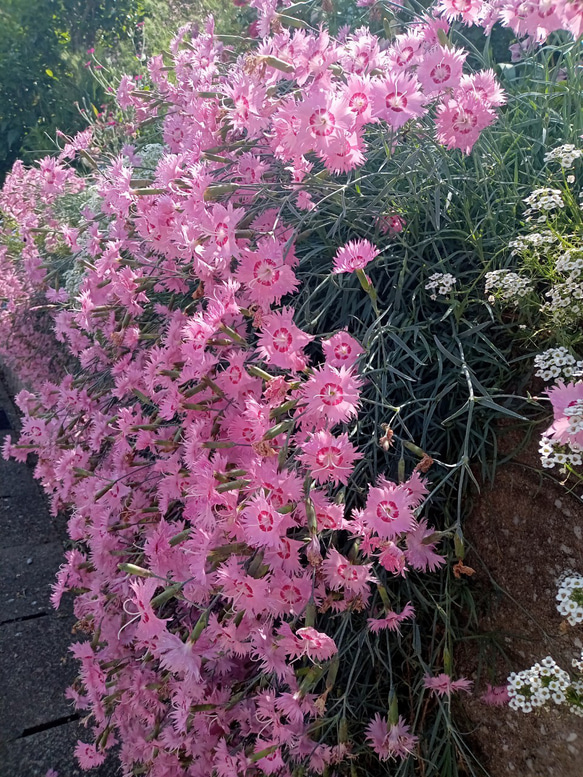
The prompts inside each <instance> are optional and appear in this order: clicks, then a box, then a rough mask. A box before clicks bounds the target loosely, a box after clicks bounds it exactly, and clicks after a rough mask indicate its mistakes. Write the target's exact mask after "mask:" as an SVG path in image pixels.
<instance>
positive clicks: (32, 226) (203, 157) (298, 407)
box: [0, 19, 503, 777]
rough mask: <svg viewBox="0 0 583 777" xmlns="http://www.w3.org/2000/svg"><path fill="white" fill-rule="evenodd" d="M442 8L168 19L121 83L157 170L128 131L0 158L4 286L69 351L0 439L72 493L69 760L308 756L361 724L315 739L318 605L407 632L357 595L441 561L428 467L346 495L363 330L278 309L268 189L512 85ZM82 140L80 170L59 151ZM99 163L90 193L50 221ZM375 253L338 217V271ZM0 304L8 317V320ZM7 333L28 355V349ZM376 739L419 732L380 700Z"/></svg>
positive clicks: (285, 275) (334, 654)
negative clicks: (277, 25) (412, 15)
mask: <svg viewBox="0 0 583 777" xmlns="http://www.w3.org/2000/svg"><path fill="white" fill-rule="evenodd" d="M442 29H443V24H441V23H436V22H435V21H434V20H431V19H428V20H426V21H425V22H423V23H419V24H416V25H415V26H414V27H412V28H411V30H410V31H409V32H407V33H406V34H404V35H401V36H398V37H397V38H396V39H395V40H394V41H393V42H392V43H391V45H390V46H388V47H384V48H382V47H381V46H380V41H379V39H378V38H377V37H376V36H374V35H372V34H371V33H370V32H368V31H367V30H365V29H361V30H358V31H357V32H355V33H354V34H352V35H349V36H347V37H346V38H345V40H344V41H342V42H339V41H334V40H332V39H331V38H330V36H329V35H328V34H327V33H326V32H325V31H323V30H322V31H320V32H319V33H318V34H311V33H310V34H308V33H306V32H304V31H302V30H300V31H296V32H294V33H289V32H278V33H277V34H275V35H273V36H272V37H269V38H265V39H264V40H263V41H262V42H261V43H260V44H259V46H258V47H257V49H256V50H255V51H254V53H253V54H247V55H245V56H240V57H237V56H236V55H235V53H234V52H233V51H232V50H229V49H227V48H225V47H224V46H223V45H222V44H221V43H220V41H219V40H218V39H217V37H216V36H215V35H214V32H213V26H212V23H209V25H208V28H207V30H206V32H204V33H203V34H200V35H198V36H196V37H189V36H188V35H187V30H182V32H181V33H180V35H179V36H178V37H177V38H176V39H175V41H174V43H173V46H172V59H171V62H170V63H169V64H166V63H165V61H164V58H163V57H162V56H159V57H154V58H153V60H152V61H151V62H150V65H149V74H150V79H151V84H152V88H151V89H148V90H138V91H136V89H135V82H134V80H133V79H131V78H124V79H123V80H122V82H121V84H120V87H119V90H118V101H119V104H120V106H121V108H123V109H132V110H133V111H134V112H135V117H136V121H137V122H138V123H140V122H144V121H145V122H150V123H152V121H156V120H158V119H159V120H160V123H161V126H162V131H163V137H164V142H165V144H166V146H165V148H164V149H163V153H162V154H161V157H160V159H159V161H158V162H157V165H156V168H155V171H153V180H152V179H150V178H148V179H147V180H146V181H144V180H143V176H144V173H143V169H142V168H140V166H139V153H136V152H137V151H138V149H136V148H135V147H133V146H131V145H128V146H126V149H125V151H126V152H127V153H126V154H125V155H124V156H119V157H117V158H115V159H113V160H109V161H108V160H107V158H106V156H105V155H101V156H100V155H99V151H98V150H96V149H93V148H91V143H92V138H91V133H90V132H86V133H82V134H81V135H80V136H77V138H75V139H72V140H70V141H69V142H67V144H66V145H65V148H64V149H63V151H62V153H61V155H60V156H59V158H48V159H45V160H43V161H42V162H41V163H40V165H39V166H38V167H35V168H32V169H31V170H26V169H25V168H24V167H23V166H22V165H18V166H17V167H16V168H15V169H14V171H13V172H12V174H11V175H10V176H9V178H8V180H7V183H6V186H5V189H4V192H3V194H2V200H1V203H0V204H1V205H2V208H3V210H4V212H5V213H6V214H8V215H9V216H10V219H9V220H7V221H6V223H5V224H4V227H3V232H2V239H3V242H4V244H5V246H4V247H3V248H2V251H0V262H2V265H0V266H1V267H2V268H5V269H6V273H5V275H4V277H3V278H2V280H1V281H0V283H2V290H3V293H6V294H7V295H8V296H9V297H10V298H11V299H13V300H18V299H20V298H22V299H23V300H25V301H26V300H28V304H29V306H30V300H31V299H32V298H33V297H35V296H37V295H39V294H42V295H44V303H43V304H44V305H45V307H46V309H47V311H48V314H49V315H50V316H51V321H53V322H54V333H55V338H56V341H58V343H60V347H61V348H62V349H63V352H66V354H67V356H68V358H70V359H72V360H75V361H76V364H77V365H78V370H77V372H76V375H73V374H67V375H65V376H62V375H57V376H56V379H55V378H53V379H50V380H49V379H47V370H48V369H49V366H48V365H45V368H43V369H40V368H39V369H38V370H37V374H36V375H35V376H34V377H35V391H34V392H32V391H28V390H26V391H23V392H21V393H20V395H19V396H18V404H19V407H20V409H21V410H22V412H23V414H24V422H23V427H22V433H21V436H20V439H19V441H18V444H14V443H12V442H10V441H9V440H7V441H6V442H5V444H4V455H5V456H11V455H12V456H14V457H16V458H18V459H20V460H24V459H26V457H27V455H28V454H29V453H30V452H34V453H35V454H36V455H37V457H38V460H37V464H36V475H37V477H38V478H39V479H40V481H41V482H42V484H43V486H44V488H45V490H46V491H47V493H48V494H49V495H50V499H51V505H52V510H53V512H54V513H57V512H58V511H60V510H65V511H68V512H69V516H70V517H69V522H68V531H69V536H70V538H71V540H72V541H73V543H74V548H73V549H71V550H69V551H68V552H67V556H66V563H65V564H64V565H63V567H62V568H61V570H60V572H59V575H58V580H57V583H56V585H55V590H54V595H53V603H54V604H55V606H58V605H59V602H60V599H61V596H62V595H63V593H64V592H66V591H73V592H75V594H76V599H75V613H76V616H77V618H78V620H79V624H78V628H79V630H80V631H84V632H86V633H87V634H88V635H89V639H88V641H85V642H82V643H80V644H77V645H75V646H74V647H73V653H74V655H75V657H76V658H77V659H78V661H79V662H80V672H79V678H78V680H77V681H76V682H75V684H74V685H73V686H72V687H71V688H70V689H69V692H68V693H69V697H70V698H71V699H72V701H73V702H74V704H75V706H76V708H77V709H79V710H83V711H86V712H87V714H88V719H89V720H90V725H91V729H92V742H91V743H82V742H80V743H79V744H78V747H77V750H76V752H77V756H78V759H79V762H80V764H81V765H82V766H83V767H84V768H90V767H92V766H95V765H98V764H100V763H101V762H102V761H103V760H104V759H105V755H106V753H107V751H108V750H109V749H110V748H111V747H112V746H114V745H115V744H116V743H119V746H120V756H121V761H122V764H123V767H124V769H125V773H126V774H131V773H133V771H132V770H134V769H138V770H142V772H147V774H149V775H151V777H174V775H176V776H178V775H184V777H208V775H209V774H217V775H219V776H220V777H227V775H228V776H229V777H231V775H235V774H239V773H249V774H250V773H253V774H257V775H260V774H265V775H269V774H275V773H277V774H278V775H280V777H286V775H288V776H289V775H291V774H292V771H293V770H294V769H295V768H296V767H297V766H298V765H300V764H303V765H304V766H305V767H306V772H305V773H306V774H321V773H323V772H324V771H325V770H326V769H327V767H329V766H330V765H333V764H337V763H339V762H340V761H342V760H343V759H345V758H347V757H348V756H349V755H350V744H349V743H345V742H342V743H337V744H328V743H324V742H320V741H318V739H317V737H316V734H315V732H316V729H317V728H318V719H319V718H321V717H322V716H323V715H325V713H326V697H327V695H328V693H329V691H330V690H331V688H332V687H333V685H334V674H335V672H336V671H337V665H336V663H335V662H337V661H340V660H341V659H342V645H341V644H339V645H337V644H336V642H335V640H334V638H333V637H332V636H331V635H330V634H328V633H325V632H324V631H323V630H320V629H319V628H318V625H320V624H321V623H322V614H323V613H336V614H338V617H341V615H342V614H343V613H346V614H347V615H346V617H350V614H351V613H353V612H361V611H364V610H368V611H369V614H370V616H371V617H370V618H369V619H368V625H369V628H370V631H371V632H373V633H376V632H379V631H383V630H385V629H388V630H392V631H399V630H400V628H402V627H403V625H404V624H405V622H406V621H408V620H410V619H411V618H413V616H414V609H413V605H412V604H411V603H410V602H408V603H404V604H403V605H402V606H400V612H397V611H394V610H393V609H392V608H391V606H389V605H388V604H387V602H388V600H389V599H388V596H387V597H386V601H385V599H383V610H382V611H376V612H374V613H373V612H370V610H371V604H372V602H373V596H372V592H373V591H374V590H375V589H376V587H377V586H379V587H380V589H382V590H383V591H385V594H386V590H385V589H384V581H386V580H387V578H388V579H389V580H390V578H391V576H395V577H401V576H404V575H405V574H406V573H407V571H408V570H411V569H414V570H419V571H422V572H426V571H434V570H436V569H438V568H439V567H440V566H441V565H442V564H443V563H444V559H443V558H442V557H441V556H440V555H439V554H438V553H436V542H437V537H436V536H435V535H434V533H433V532H432V530H431V529H430V528H429V527H428V525H427V521H426V520H425V519H421V518H420V517H419V511H420V507H421V505H422V503H423V501H424V497H425V495H426V493H427V488H426V485H425V483H424V480H423V478H422V477H421V476H420V475H419V473H418V472H414V473H413V474H412V476H411V477H410V478H409V479H408V480H406V481H404V482H400V483H394V482H391V481H390V480H388V479H386V478H384V477H382V476H380V477H379V478H378V479H377V482H376V483H374V484H369V487H368V490H367V493H366V494H362V498H361V501H360V506H359V507H357V508H355V509H353V510H352V512H351V513H350V514H349V515H346V514H345V510H344V507H343V505H342V499H341V497H342V492H341V491H340V490H339V488H341V487H346V486H347V485H349V483H350V479H351V476H352V475H353V472H354V468H355V466H356V465H357V462H358V461H359V460H360V459H361V457H362V453H361V452H360V451H359V450H358V448H357V446H356V445H355V442H354V425H355V422H356V420H357V416H358V412H359V407H360V394H361V389H362V385H363V377H362V376H361V375H360V374H359V369H358V360H359V356H360V355H361V354H362V353H363V350H364V349H363V346H362V345H361V344H360V343H358V342H357V341H356V340H355V339H354V338H353V337H352V336H351V335H350V333H349V332H348V331H346V330H342V331H340V332H337V333H335V334H333V335H332V336H329V337H327V338H325V339H322V338H317V337H316V336H315V335H314V334H313V333H310V332H306V331H304V330H302V329H301V328H300V327H299V326H298V325H297V324H296V323H295V322H294V310H293V308H292V307H291V306H290V305H289V302H288V304H287V305H286V304H283V305H282V300H283V301H284V302H285V301H286V300H289V297H290V295H293V294H294V293H295V292H296V291H297V289H298V287H299V280H298V274H297V265H298V259H297V257H296V252H295V237H296V236H295V235H294V231H293V229H292V228H291V227H290V225H289V224H286V223H285V221H284V220H283V218H282V215H281V213H280V212H279V210H278V209H275V208H273V206H272V202H273V200H272V199H270V197H269V196H265V197H263V196H262V192H263V191H264V188H265V186H266V185H267V184H269V183H270V182H271V181H273V180H277V181H278V182H279V184H280V185H281V186H282V187H283V188H285V189H287V191H288V192H292V193H293V195H294V197H295V198H296V202H297V205H298V206H299V207H300V208H307V209H311V208H314V207H317V203H315V202H314V201H313V199H312V197H311V194H310V191H309V180H310V175H311V174H312V171H313V169H314V168H315V166H316V165H317V164H318V163H320V162H321V163H323V165H324V166H325V167H326V168H327V170H328V171H329V172H330V173H342V172H346V171H348V170H352V169H354V168H355V167H357V166H359V165H362V164H363V163H364V159H365V153H366V144H365V128H366V127H367V126H368V125H380V126H381V127H383V128H388V129H391V130H393V131H398V130H399V129H400V128H401V127H403V126H404V125H405V124H406V123H407V122H408V121H409V120H417V119H419V118H421V117H422V116H424V115H425V114H427V113H428V111H429V107H430V105H431V104H432V103H435V104H436V116H437V118H436V126H437V137H438V138H439V139H440V140H441V142H443V143H445V145H447V146H449V147H456V148H461V149H463V150H464V151H469V150H470V148H471V147H472V145H473V144H474V143H475V141H476V139H477V137H478V135H479V133H480V131H481V130H482V129H483V128H484V127H486V126H487V125H488V124H490V123H491V122H492V121H493V120H494V118H495V112H494V108H495V106H497V105H500V104H501V103H502V102H503V96H502V94H501V92H500V89H499V87H498V86H497V84H496V81H495V79H494V77H493V74H492V73H489V72H485V73H479V74H476V75H464V74H463V73H462V67H463V63H464V59H465V54H464V53H463V52H461V51H458V50H455V49H453V48H450V47H449V46H446V45H443V44H442V42H441V38H440V36H439V35H438V31H439V30H442ZM79 158H83V159H86V160H88V161H89V162H90V163H91V164H92V165H93V168H94V172H93V173H92V175H91V176H89V177H83V176H81V175H79V174H77V173H76V172H75V170H74V168H73V167H72V166H70V165H68V160H70V159H79ZM132 159H134V161H133V162H132V161H131V160H132ZM88 182H90V184H91V186H92V187H93V190H94V198H93V200H94V202H96V203H97V206H95V205H90V204H87V203H86V205H85V207H84V209H83V214H82V215H83V218H82V219H81V220H78V221H77V222H75V223H74V224H73V223H69V222H67V221H66V220H64V219H63V218H60V217H59V215H58V214H59V207H61V205H62V200H63V198H64V197H65V195H67V196H77V195H80V194H81V193H83V192H84V191H85V189H86V187H87V186H88ZM391 218H393V219H394V222H392V224H393V227H392V228H393V229H394V230H395V231H398V230H399V229H400V228H402V224H401V221H400V220H399V219H398V217H392V216H391ZM9 230H12V232H9ZM11 240H17V242H18V249H17V250H16V253H15V252H14V249H13V248H12V249H11V248H10V241H11ZM379 252H380V251H379V249H378V248H377V247H376V246H374V245H372V243H370V242H368V241H367V240H365V239H363V238H360V237H358V236H356V235H355V236H354V240H350V241H349V242H347V243H346V244H345V245H344V246H342V247H340V248H339V250H338V253H337V254H336V257H335V259H334V260H332V259H331V263H330V270H331V272H354V271H355V272H357V273H358V272H359V271H362V270H363V268H364V267H365V266H366V265H368V264H369V263H370V262H372V261H374V259H375V258H376V256H377V255H378V254H379ZM16 255H17V257H18V261H15V256H16ZM55 257H56V258H59V257H60V259H62V260H63V261H64V262H65V264H66V263H67V262H68V263H69V264H68V266H69V267H71V266H74V267H76V268H77V270H79V269H80V271H79V273H78V277H77V276H76V277H77V283H78V285H77V287H76V288H74V289H73V286H74V284H72V285H71V284H70V286H71V289H72V290H70V291H67V290H66V289H64V288H63V285H62V284H63V271H62V268H61V264H62V262H61V264H59V262H57V261H56V259H55ZM47 258H50V259H51V261H53V262H54V264H53V265H52V266H51V269H50V271H48V269H47V261H48V259H47ZM14 268H16V269H14ZM10 284H13V286H14V289H15V292H14V294H12V293H9V289H10V288H12V287H11V286H10ZM15 304H16V303H15ZM14 313H15V310H14V309H13V308H11V307H10V306H9V307H7V308H5V310H4V312H3V313H2V315H3V316H4V318H5V319H6V320H7V321H8V324H9V325H10V326H11V327H15V331H17V330H18V325H17V323H14V322H15V317H14ZM13 342H14V340H11V341H10V343H9V348H10V349H11V350H10V353H9V354H7V355H9V356H10V358H11V359H12V361H13V364H14V365H16V366H18V365H19V363H20V362H21V361H22V360H23V359H24V360H28V359H29V357H30V353H31V352H30V351H27V350H26V349H25V348H24V346H23V347H22V349H20V350H19V349H18V348H16V347H13V345H12V343H13ZM39 347H42V344H41V343H39V341H36V342H35V343H34V344H31V345H30V348H31V349H38V348H39ZM33 363H34V362H33ZM20 374H21V376H23V377H24V378H26V379H30V378H32V377H33V375H32V371H30V372H28V373H27V372H23V371H22V369H21V370H20ZM339 532H341V534H340V533H339ZM396 604H398V603H396ZM327 617H328V618H329V617H330V616H329V615H328V616H327ZM326 678H327V680H326ZM325 680H326V684H325V686H324V685H322V683H323V682H324V681H325ZM460 682H461V681H457V685H456V683H451V687H450V688H448V689H445V685H444V683H443V682H441V681H440V683H439V684H438V685H431V684H428V685H427V687H430V688H433V689H434V690H436V692H440V693H441V692H445V690H447V692H450V691H451V690H455V689H456V688H457V687H461V686H460ZM324 688H325V690H324ZM444 689H445V690H444ZM368 738H369V741H370V742H371V744H372V747H373V749H374V750H375V751H376V752H377V754H378V755H379V756H380V757H381V758H388V757H402V756H405V755H407V754H408V753H409V752H411V751H412V750H413V749H414V747H415V743H416V738H415V737H413V736H412V735H411V734H410V733H409V729H408V726H407V725H406V724H405V723H404V721H403V720H402V719H401V718H399V720H398V722H397V723H396V724H394V725H393V726H389V727H387V725H386V722H385V721H384V720H383V719H382V718H381V717H380V716H377V717H376V718H375V719H374V720H373V721H372V722H371V724H370V726H369V728H368Z"/></svg>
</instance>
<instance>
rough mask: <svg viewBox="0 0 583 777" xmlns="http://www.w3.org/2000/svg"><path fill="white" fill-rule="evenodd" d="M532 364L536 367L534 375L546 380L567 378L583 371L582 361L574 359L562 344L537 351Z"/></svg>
mask: <svg viewBox="0 0 583 777" xmlns="http://www.w3.org/2000/svg"><path fill="white" fill-rule="evenodd" d="M534 366H535V367H536V368H537V369H536V372H535V375H536V376H537V377H539V378H542V379H543V380H546V381H551V380H557V379H558V378H562V379H563V380H566V379H567V380H568V379H569V378H572V377H573V376H576V375H579V373H581V372H582V371H583V361H578V360H577V359H575V357H574V356H573V355H572V354H570V353H569V351H568V350H567V349H566V348H564V347H563V346H561V347H560V348H549V349H548V350H546V351H543V352H542V353H539V354H538V355H537V356H535V357H534Z"/></svg>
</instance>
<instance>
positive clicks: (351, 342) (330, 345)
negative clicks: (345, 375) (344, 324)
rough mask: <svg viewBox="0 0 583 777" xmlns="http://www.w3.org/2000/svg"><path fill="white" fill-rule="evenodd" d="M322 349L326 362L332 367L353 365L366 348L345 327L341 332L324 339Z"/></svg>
mask: <svg viewBox="0 0 583 777" xmlns="http://www.w3.org/2000/svg"><path fill="white" fill-rule="evenodd" d="M322 350H323V351H324V357H325V359H326V363H327V364H329V365H330V366H332V367H352V365H353V364H354V363H355V362H356V360H357V359H358V357H359V356H360V355H361V354H362V353H364V349H363V348H362V346H361V345H360V343H358V342H357V341H356V340H355V339H354V337H351V336H350V335H349V334H348V332H347V331H346V330H345V329H343V330H341V331H340V332H336V334H334V335H332V337H329V338H328V339H327V340H322Z"/></svg>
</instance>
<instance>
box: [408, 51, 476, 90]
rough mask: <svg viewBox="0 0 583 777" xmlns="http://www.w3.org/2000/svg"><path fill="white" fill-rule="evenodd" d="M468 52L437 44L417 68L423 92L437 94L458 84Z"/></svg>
mask: <svg viewBox="0 0 583 777" xmlns="http://www.w3.org/2000/svg"><path fill="white" fill-rule="evenodd" d="M466 56H467V52H465V51H461V50H459V49H444V48H442V47H441V46H436V47H435V48H433V49H432V50H431V51H430V52H429V53H428V54H426V55H425V56H424V57H423V59H422V60H421V62H420V63H419V67H418V68H417V78H418V79H419V82H420V84H421V86H422V87H423V92H424V93H425V94H427V95H433V94H437V93H438V92H442V91H443V90H444V89H450V88H452V87H455V86H457V85H458V83H459V80H460V77H461V75H462V68H463V66H464V61H465V59H466Z"/></svg>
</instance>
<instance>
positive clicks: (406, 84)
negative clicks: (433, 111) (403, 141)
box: [372, 73, 426, 130]
mask: <svg viewBox="0 0 583 777" xmlns="http://www.w3.org/2000/svg"><path fill="white" fill-rule="evenodd" d="M372 99H373V111H372V115H373V116H374V117H376V118H377V119H382V120H383V121H386V122H387V123H388V124H389V125H390V126H391V127H392V128H393V129H395V130H397V129H400V127H402V126H403V125H404V124H406V123H407V122H408V121H409V119H415V118H418V117H419V116H423V115H424V114H425V113H426V108H425V102H426V98H425V96H424V95H423V93H422V92H421V91H420V89H419V82H418V81H417V79H416V78H415V77H414V76H409V75H404V74H403V73H399V74H397V75H393V74H391V75H389V76H388V77H387V78H384V79H383V80H382V81H381V80H376V81H374V82H373V85H372Z"/></svg>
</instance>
